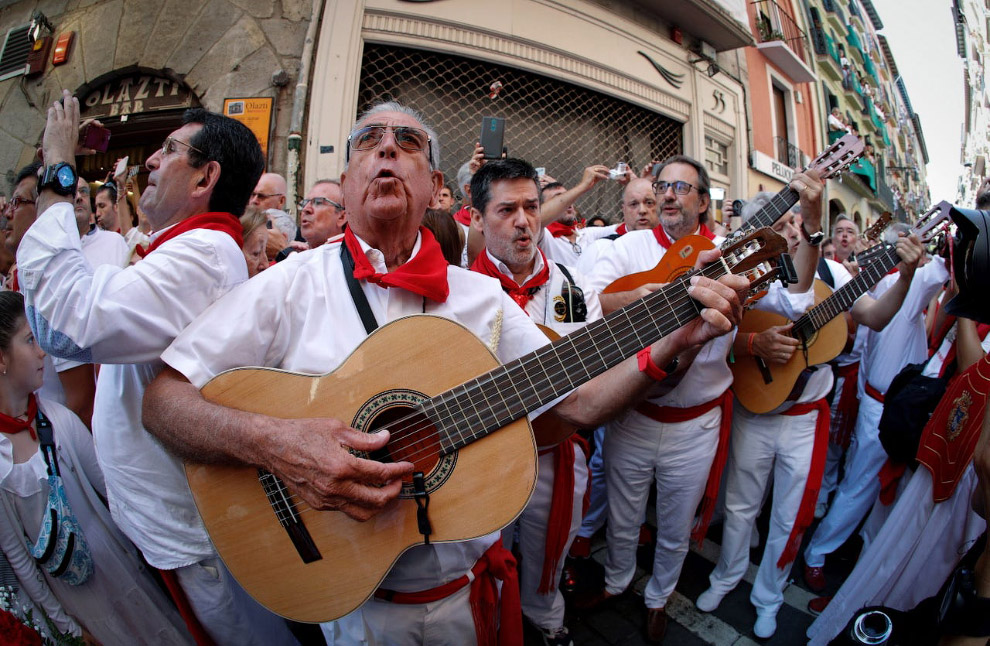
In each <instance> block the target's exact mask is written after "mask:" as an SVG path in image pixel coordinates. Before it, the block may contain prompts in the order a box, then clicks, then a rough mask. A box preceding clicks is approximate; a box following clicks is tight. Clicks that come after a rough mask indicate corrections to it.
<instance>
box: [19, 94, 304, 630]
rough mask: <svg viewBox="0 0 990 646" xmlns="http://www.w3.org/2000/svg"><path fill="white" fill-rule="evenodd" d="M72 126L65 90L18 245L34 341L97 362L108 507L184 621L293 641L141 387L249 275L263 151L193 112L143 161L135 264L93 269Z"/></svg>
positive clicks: (244, 132)
mask: <svg viewBox="0 0 990 646" xmlns="http://www.w3.org/2000/svg"><path fill="white" fill-rule="evenodd" d="M78 128H79V102H78V100H77V99H76V98H74V97H72V96H71V95H70V94H69V92H68V91H64V92H63V95H62V97H61V98H60V99H59V100H58V101H56V102H55V103H54V104H53V105H52V106H51V107H49V109H48V123H47V126H46V127H45V133H44V137H43V151H44V163H45V167H44V169H43V173H42V175H41V180H40V183H39V187H40V197H39V210H40V211H42V214H41V216H40V217H39V218H38V219H37V221H36V222H35V223H34V224H33V225H32V227H31V229H30V230H29V231H28V232H27V234H26V235H25V236H24V239H23V241H22V243H21V246H20V249H19V250H18V265H19V267H20V283H21V287H22V292H23V293H24V296H25V299H26V304H27V310H28V312H29V315H28V317H29V320H30V323H31V325H32V328H33V329H34V332H35V336H36V337H37V339H38V341H39V342H40V343H41V344H42V346H43V347H44V348H45V350H47V351H48V352H49V353H50V354H52V355H55V356H61V357H64V358H67V359H73V360H76V361H82V362H90V363H99V364H102V368H101V372H100V379H99V384H98V386H97V389H96V400H95V404H94V411H93V435H94V439H95V442H96V446H97V447H98V450H97V453H98V457H99V460H100V466H101V467H102V470H103V473H104V476H105V478H106V485H107V494H108V499H109V507H110V511H111V514H112V515H113V519H114V521H115V522H116V523H117V525H118V526H119V527H120V529H121V530H122V531H123V532H124V534H126V535H127V536H128V538H130V539H131V541H133V542H134V544H135V545H136V546H137V547H138V548H139V549H140V550H141V552H142V554H143V555H144V558H145V559H146V560H147V561H148V562H149V563H150V564H151V565H152V566H154V567H156V568H158V569H159V570H161V571H162V573H163V576H164V578H165V580H166V582H168V583H169V588H170V590H172V591H173V592H176V591H177V590H181V593H183V596H184V597H185V598H186V600H188V603H189V605H190V606H191V608H192V615H194V616H192V615H189V616H187V617H186V619H187V621H190V620H191V621H193V622H195V621H196V620H198V622H199V623H200V624H201V625H202V627H203V628H204V629H205V630H206V633H207V634H208V635H209V637H210V638H212V639H213V641H214V642H215V643H217V644H238V645H243V644H258V645H259V646H260V645H268V644H286V643H288V644H292V643H295V640H294V637H293V636H292V634H291V632H290V631H289V630H288V628H287V626H286V624H285V622H284V620H282V619H281V618H279V617H276V616H275V615H273V614H271V613H270V612H268V611H267V610H265V609H264V608H262V607H261V606H259V605H258V604H257V603H256V602H254V601H253V600H252V599H250V598H249V597H248V596H247V594H246V593H245V592H244V591H243V590H242V589H241V588H240V587H239V586H238V585H237V584H236V582H234V581H233V579H232V577H231V576H230V574H229V572H227V570H226V568H225V567H224V565H223V563H222V562H221V561H220V559H219V558H218V557H217V555H216V552H215V550H214V548H213V545H212V543H211V542H210V538H209V536H208V535H207V533H206V530H205V528H204V527H203V524H202V520H201V519H200V517H199V513H198V512H197V510H196V506H195V504H194V503H193V500H192V496H191V495H190V493H189V488H188V485H187V483H186V479H185V475H184V471H183V467H182V462H181V460H180V459H179V458H177V457H176V456H175V455H173V454H171V453H169V452H167V451H166V450H165V449H164V448H163V447H162V445H161V444H160V443H159V442H158V441H157V440H155V439H154V438H153V437H152V436H151V435H150V434H148V433H147V431H145V429H144V427H143V426H142V423H141V401H142V398H143V396H144V390H145V387H146V386H147V385H148V384H149V383H150V382H151V380H152V379H153V378H154V377H155V375H156V374H157V373H158V372H159V371H160V370H161V369H162V367H163V364H162V362H161V359H160V355H161V353H162V351H163V350H164V349H165V348H166V347H167V346H168V344H169V343H171V341H172V339H173V338H175V336H176V335H177V334H178V333H179V332H180V331H181V330H182V329H183V328H184V327H185V326H186V325H187V324H188V323H189V322H190V321H192V320H193V319H194V318H195V317H196V316H197V315H198V314H199V313H200V312H202V311H203V310H205V309H206V308H207V306H208V305H209V304H210V303H212V302H213V301H215V300H216V299H217V298H219V297H220V296H221V295H222V294H224V293H225V292H227V291H228V290H229V289H231V288H232V287H233V286H234V285H236V284H238V283H240V282H243V281H245V280H246V279H247V265H246V263H245V261H244V255H243V254H242V253H241V248H240V247H241V239H240V238H241V225H240V222H239V220H238V216H239V215H240V214H242V213H243V212H244V208H245V207H246V205H247V202H248V197H249V195H250V192H251V188H252V187H253V186H254V185H255V184H256V182H257V178H258V177H260V175H261V172H262V170H263V167H264V158H263V156H262V153H261V148H260V146H259V145H258V142H257V139H256V138H255V137H254V135H253V134H251V131H250V130H248V129H247V128H246V127H245V126H244V125H242V124H240V123H238V122H237V121H234V120H233V119H229V118H226V117H223V116H221V115H218V114H214V113H211V112H207V111H206V110H202V109H194V110H188V111H187V112H186V113H185V115H184V116H183V125H182V127H180V128H179V129H178V130H176V131H175V132H173V133H172V134H171V135H170V136H169V137H167V138H166V140H165V144H164V145H163V146H162V148H161V149H160V150H157V151H155V152H154V154H152V155H151V156H150V157H149V158H148V161H147V162H146V166H147V168H148V170H149V171H150V175H149V177H148V187H147V189H146V190H145V191H144V193H143V194H142V195H141V204H140V206H141V209H142V211H143V212H144V213H145V214H146V215H147V217H148V219H149V221H150V222H151V224H152V228H153V231H154V233H153V234H152V242H151V244H150V245H149V247H148V249H147V250H146V253H145V256H144V258H143V259H142V260H141V261H140V262H138V263H136V264H134V265H131V266H129V267H126V268H120V267H111V266H103V267H100V268H99V269H98V270H96V271H94V270H93V269H92V268H91V267H90V265H89V264H88V263H87V262H86V260H85V257H84V255H83V252H82V249H81V245H80V236H79V229H78V227H77V225H76V221H75V217H74V213H73V205H72V197H73V194H74V193H75V191H76V181H77V180H76V171H75V167H74V164H75V153H76V150H77V144H78V139H79V132H78ZM181 607H182V606H181V605H180V608H181ZM134 637H135V638H138V637H142V638H146V637H147V636H144V635H140V636H139V635H134Z"/></svg>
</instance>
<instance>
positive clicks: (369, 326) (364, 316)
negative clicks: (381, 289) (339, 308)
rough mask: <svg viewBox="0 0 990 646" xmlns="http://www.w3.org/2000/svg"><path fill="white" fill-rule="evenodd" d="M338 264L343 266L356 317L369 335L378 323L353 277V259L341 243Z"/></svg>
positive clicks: (366, 298)
mask: <svg viewBox="0 0 990 646" xmlns="http://www.w3.org/2000/svg"><path fill="white" fill-rule="evenodd" d="M340 264H342V265H343V266H344V278H345V279H346V280H347V289H348V290H350V292H351V300H353V301H354V307H356V308H357V312H358V316H360V317H361V322H362V323H364V329H365V331H366V332H367V333H368V334H371V333H372V332H374V331H375V330H377V329H378V321H377V320H376V319H375V313H374V312H372V311H371V303H369V302H368V297H367V296H365V295H364V290H362V289H361V284H360V283H359V282H358V281H357V278H355V277H354V258H352V257H351V252H350V250H349V249H348V248H347V245H346V244H344V243H343V242H341V243H340Z"/></svg>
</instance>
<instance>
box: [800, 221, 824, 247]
mask: <svg viewBox="0 0 990 646" xmlns="http://www.w3.org/2000/svg"><path fill="white" fill-rule="evenodd" d="M801 237H803V238H804V241H805V242H807V243H808V244H809V245H811V246H812V247H817V246H819V245H821V243H822V240H824V239H825V232H823V231H816V232H815V233H808V230H807V229H805V228H804V222H802V223H801Z"/></svg>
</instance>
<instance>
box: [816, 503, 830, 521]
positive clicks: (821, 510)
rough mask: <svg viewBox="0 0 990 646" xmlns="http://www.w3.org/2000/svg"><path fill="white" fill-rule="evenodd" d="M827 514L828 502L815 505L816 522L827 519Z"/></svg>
mask: <svg viewBox="0 0 990 646" xmlns="http://www.w3.org/2000/svg"><path fill="white" fill-rule="evenodd" d="M826 513H828V503H827V502H819V503H815V520H821V519H822V518H825V514H826Z"/></svg>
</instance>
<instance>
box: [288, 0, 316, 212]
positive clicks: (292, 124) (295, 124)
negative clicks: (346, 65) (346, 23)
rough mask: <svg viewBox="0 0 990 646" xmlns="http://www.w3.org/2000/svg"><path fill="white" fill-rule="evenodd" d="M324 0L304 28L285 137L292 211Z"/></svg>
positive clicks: (289, 203) (295, 200)
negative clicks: (297, 74)
mask: <svg viewBox="0 0 990 646" xmlns="http://www.w3.org/2000/svg"><path fill="white" fill-rule="evenodd" d="M324 2H325V0H313V15H312V17H311V19H310V21H309V27H307V28H306V40H305V41H304V43H303V50H302V56H301V57H300V60H299V80H298V81H297V82H296V91H295V94H294V96H293V98H292V117H291V119H290V120H289V136H288V138H287V140H288V142H287V145H288V149H289V167H288V175H289V177H288V182H287V184H288V187H287V192H288V195H286V199H287V201H288V206H289V208H290V209H292V211H293V212H295V210H296V203H297V202H298V201H299V199H298V194H297V192H296V187H297V186H298V185H299V166H300V163H299V155H300V153H301V152H302V140H303V137H302V124H303V117H304V116H305V111H306V96H307V95H308V94H309V72H310V66H311V64H312V59H313V47H314V45H315V43H316V31H317V27H318V25H319V23H320V20H321V19H322V17H323V4H324ZM294 218H295V220H296V226H299V214H298V213H295V215H294Z"/></svg>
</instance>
